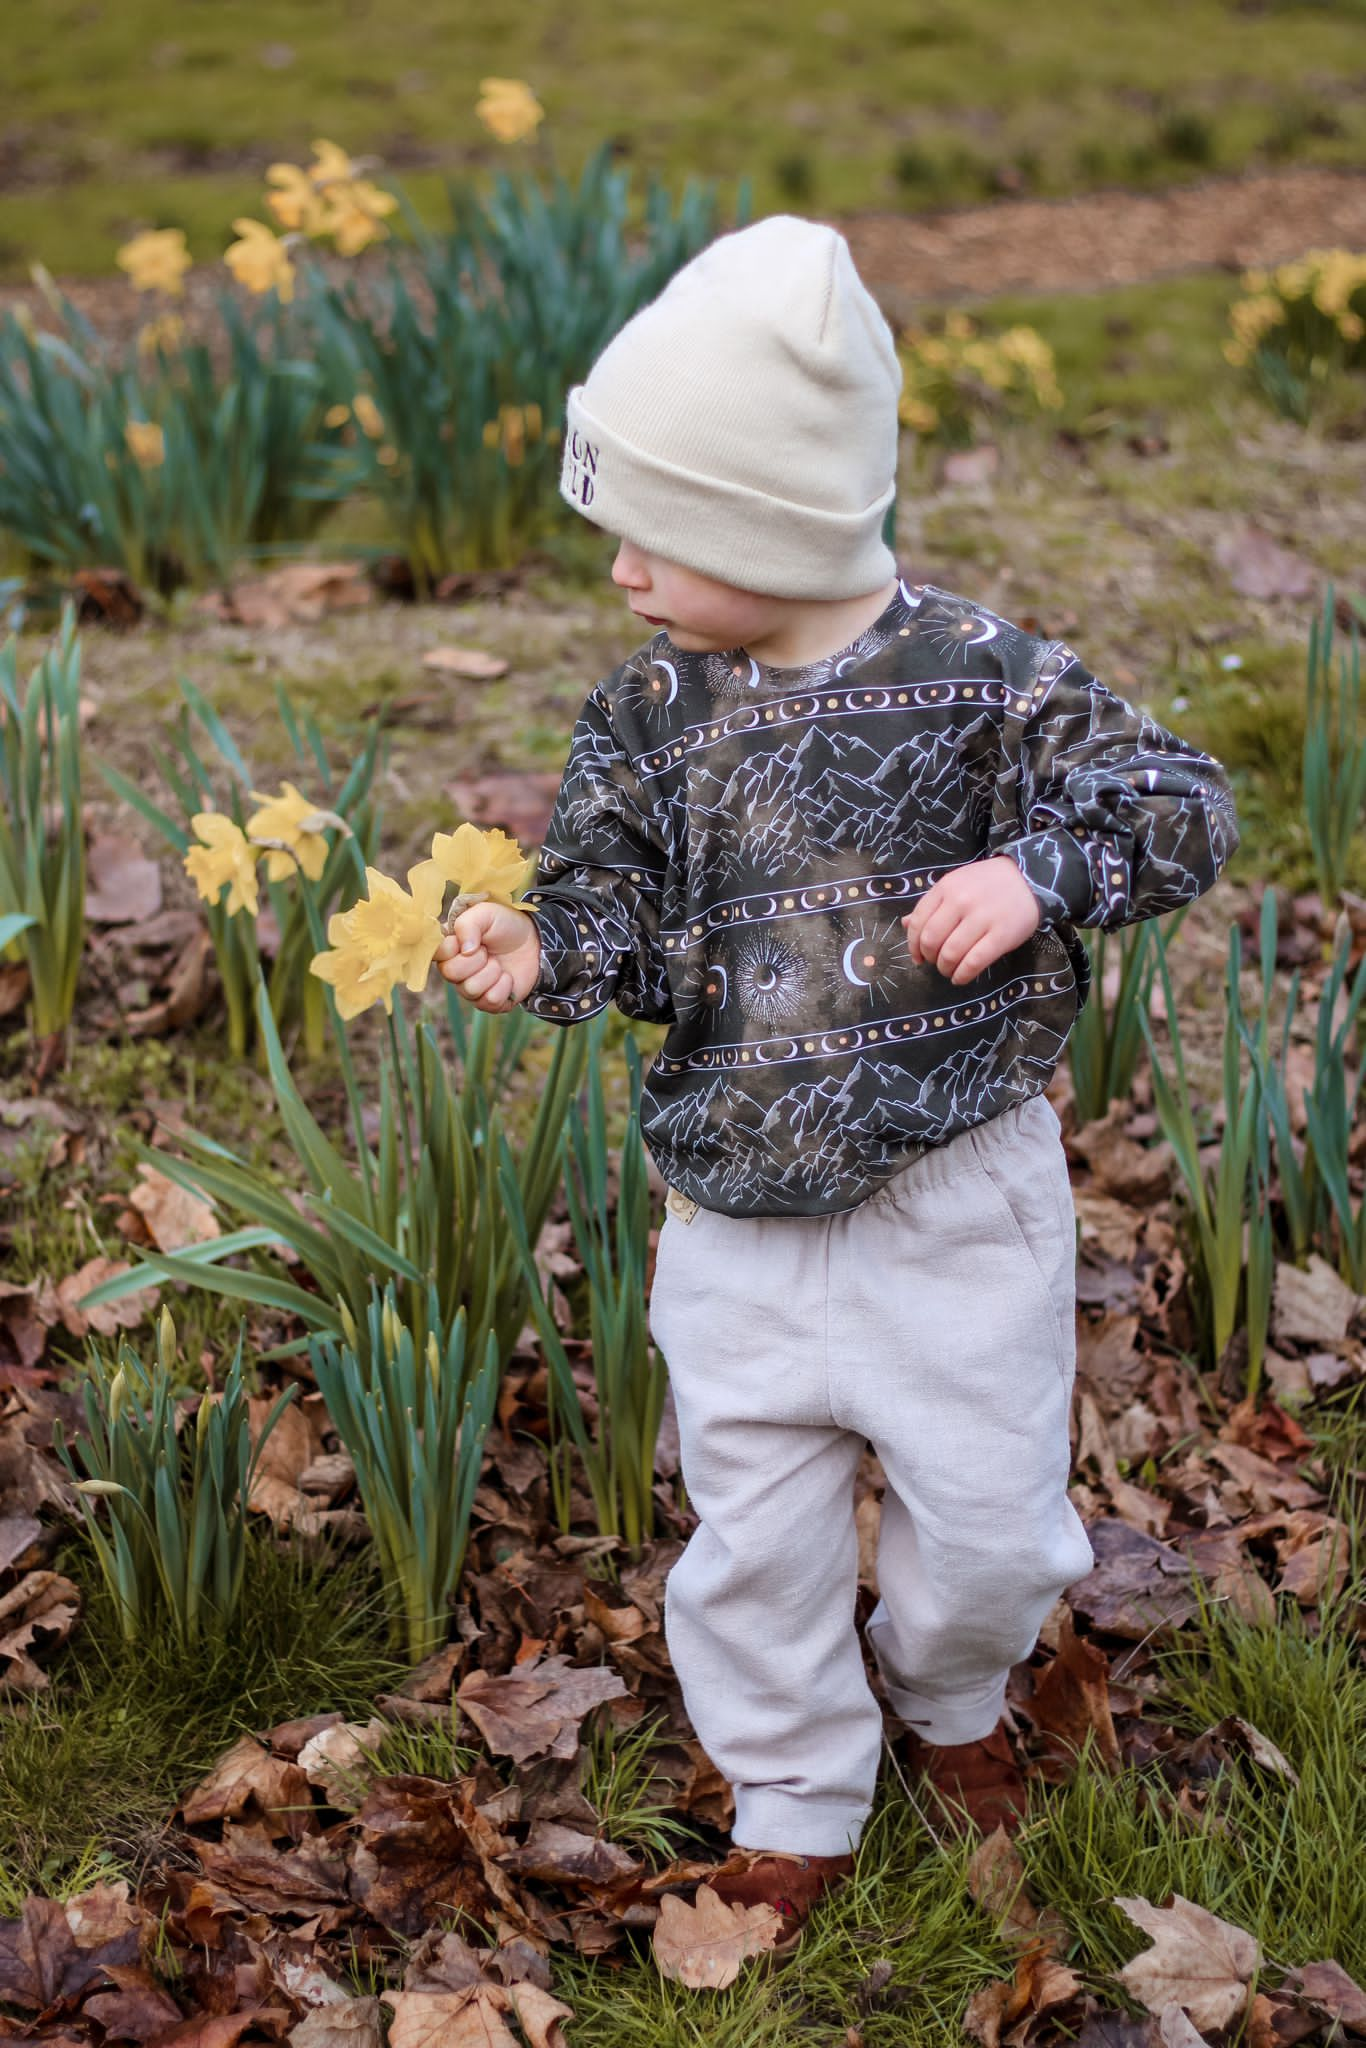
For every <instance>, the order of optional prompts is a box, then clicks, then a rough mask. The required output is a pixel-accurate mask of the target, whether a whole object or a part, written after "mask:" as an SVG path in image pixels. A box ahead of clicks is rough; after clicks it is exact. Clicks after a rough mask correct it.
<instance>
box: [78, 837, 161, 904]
mask: <svg viewBox="0 0 1366 2048" xmlns="http://www.w3.org/2000/svg"><path fill="white" fill-rule="evenodd" d="M86 874H87V878H88V880H87V887H86V893H85V914H86V917H87V918H88V919H89V921H90V923H91V924H136V923H137V922H138V920H139V919H141V918H144V917H155V916H156V914H157V912H158V911H159V910H160V908H161V869H160V868H159V867H158V866H157V863H156V862H155V861H154V860H148V858H147V856H146V854H145V853H144V852H143V850H142V848H141V847H140V846H139V845H138V843H137V841H136V839H129V838H126V837H125V836H124V835H123V834H122V833H118V832H106V833H102V834H101V835H100V836H99V837H98V838H96V839H92V840H91V842H90V846H89V850H88V851H87V853H86Z"/></svg>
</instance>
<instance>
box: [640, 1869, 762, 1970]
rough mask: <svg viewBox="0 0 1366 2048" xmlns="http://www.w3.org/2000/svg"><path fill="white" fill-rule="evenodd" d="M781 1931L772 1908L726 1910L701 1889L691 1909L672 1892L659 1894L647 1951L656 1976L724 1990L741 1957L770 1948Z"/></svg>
mask: <svg viewBox="0 0 1366 2048" xmlns="http://www.w3.org/2000/svg"><path fill="white" fill-rule="evenodd" d="M782 1929H783V1920H782V1915H781V1914H780V1913H778V1912H777V1911H776V1910H775V1908H774V1907H772V1906H762V1905H761V1906H739V1905H728V1904H727V1902H726V1901H725V1900H724V1899H722V1898H720V1897H718V1895H717V1894H716V1893H715V1892H714V1891H713V1890H712V1888H711V1886H710V1885H709V1884H701V1885H699V1886H698V1887H697V1893H696V1896H695V1898H694V1900H693V1903H692V1905H689V1904H688V1903H687V1901H686V1900H685V1899H680V1898H679V1896H678V1894H677V1893H676V1892H666V1893H665V1894H664V1896H663V1898H662V1899H661V1900H660V1902H659V1919H658V1920H657V1921H656V1923H655V1930H654V1934H653V1936H652V1937H651V1947H652V1948H653V1949H654V1956H655V1961H656V1963H658V1965H659V1974H660V1976H661V1977H667V1978H668V1979H669V1980H670V1982H671V1983H674V1984H685V1985H687V1987H688V1989H689V1990H690V1991H701V1990H709V1991H724V1990H725V1988H726V1986H727V1985H728V1984H733V1983H734V1982H735V1980H736V1978H737V1977H738V1976H739V1974H740V1965H741V1963H743V1962H744V1961H745V1959H746V1957H747V1956H757V1955H763V1954H765V1953H766V1952H767V1951H768V1950H769V1949H771V1948H773V1946H774V1944H775V1943H776V1942H777V1939H778V1936H779V1935H780V1934H781V1932H782Z"/></svg>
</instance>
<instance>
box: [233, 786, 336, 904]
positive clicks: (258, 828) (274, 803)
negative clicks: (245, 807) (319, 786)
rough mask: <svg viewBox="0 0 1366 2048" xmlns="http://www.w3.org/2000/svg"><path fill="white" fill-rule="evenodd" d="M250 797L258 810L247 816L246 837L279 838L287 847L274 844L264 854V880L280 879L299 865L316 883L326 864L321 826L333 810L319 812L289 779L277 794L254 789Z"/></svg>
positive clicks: (325, 840) (280, 880) (277, 880)
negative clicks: (272, 794)
mask: <svg viewBox="0 0 1366 2048" xmlns="http://www.w3.org/2000/svg"><path fill="white" fill-rule="evenodd" d="M251 797H252V802H253V803H257V804H260V806H261V809H260V810H259V811H253V812H252V814H251V816H250V817H249V818H248V819H247V837H248V839H255V840H257V841H260V840H266V839H282V840H284V842H285V844H286V846H287V847H288V848H289V851H288V852H285V851H284V850H283V848H281V847H278V846H274V847H272V848H271V849H270V851H269V852H268V853H267V855H266V876H267V879H268V880H269V881H272V882H282V881H284V880H285V878H286V876H288V875H292V874H293V873H294V870H295V868H296V867H299V868H302V869H303V872H304V873H305V874H306V875H307V877H308V879H309V881H310V882H316V881H317V880H318V878H319V876H320V875H321V874H322V871H323V869H324V868H325V867H326V866H327V839H326V836H325V834H324V832H323V826H324V825H325V824H326V823H327V822H328V821H329V820H330V819H331V816H332V813H331V812H330V811H320V810H319V809H318V806H317V805H316V804H314V803H310V802H309V800H308V798H307V797H306V796H305V795H304V794H303V792H302V791H301V790H298V789H296V788H295V787H294V784H293V783H292V782H285V783H282V784H281V786H280V794H279V795H278V796H262V794H261V792H260V791H259V790H257V789H254V790H253V791H252V793H251Z"/></svg>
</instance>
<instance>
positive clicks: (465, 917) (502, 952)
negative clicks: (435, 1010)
mask: <svg viewBox="0 0 1366 2048" xmlns="http://www.w3.org/2000/svg"><path fill="white" fill-rule="evenodd" d="M436 964H437V966H438V967H439V968H440V969H441V972H442V974H443V975H444V976H445V977H446V980H447V981H450V982H454V984H455V986H456V987H457V988H458V989H459V991H460V993H461V995H462V996H464V997H465V998H466V1000H467V1001H468V1002H471V1003H473V1004H474V1007H475V1009H476V1010H510V1009H512V1008H513V1007H514V1005H515V1004H517V1003H520V1002H521V1001H522V999H523V997H524V996H528V995H530V993H531V991H532V989H533V988H534V987H535V985H536V977H537V975H538V974H539V973H540V968H541V940H540V935H539V933H538V932H537V930H536V920H535V918H534V917H530V916H528V914H527V912H526V911H524V910H510V909H509V908H508V906H507V905H506V904H505V903H472V904H471V905H470V907H469V909H468V910H462V911H461V913H460V915H459V917H457V918H456V920H455V922H454V924H453V925H452V926H451V929H450V933H449V935H448V936H447V937H446V938H444V939H443V940H442V941H441V944H440V945H439V946H438V947H437V949H436Z"/></svg>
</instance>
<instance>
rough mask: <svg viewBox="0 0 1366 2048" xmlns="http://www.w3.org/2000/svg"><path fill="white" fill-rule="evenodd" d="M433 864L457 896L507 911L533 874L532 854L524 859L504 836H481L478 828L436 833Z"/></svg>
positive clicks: (504, 834)
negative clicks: (501, 906)
mask: <svg viewBox="0 0 1366 2048" xmlns="http://www.w3.org/2000/svg"><path fill="white" fill-rule="evenodd" d="M432 861H433V863H434V864H435V866H437V867H438V868H439V869H440V870H441V873H442V874H443V875H444V876H445V878H446V880H447V881H448V882H452V883H454V885H455V887H456V889H457V891H458V892H459V894H460V895H462V896H476V897H487V898H488V899H489V900H490V901H492V902H494V903H506V904H508V905H509V906H510V907H511V906H512V903H513V898H514V896H516V895H517V894H518V892H519V891H521V890H523V889H526V888H528V887H529V886H530V884H531V881H532V879H533V877H534V875H535V872H536V859H535V855H534V854H533V855H531V856H529V857H528V856H526V855H524V854H523V852H522V849H521V847H520V846H519V845H518V844H517V841H516V840H515V839H511V838H509V836H508V834H507V833H506V832H500V831H498V830H496V829H495V830H493V831H491V832H481V831H480V830H479V827H478V826H477V825H457V827H456V829H455V831H454V832H438V833H437V835H436V837H435V839H433V841H432Z"/></svg>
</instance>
